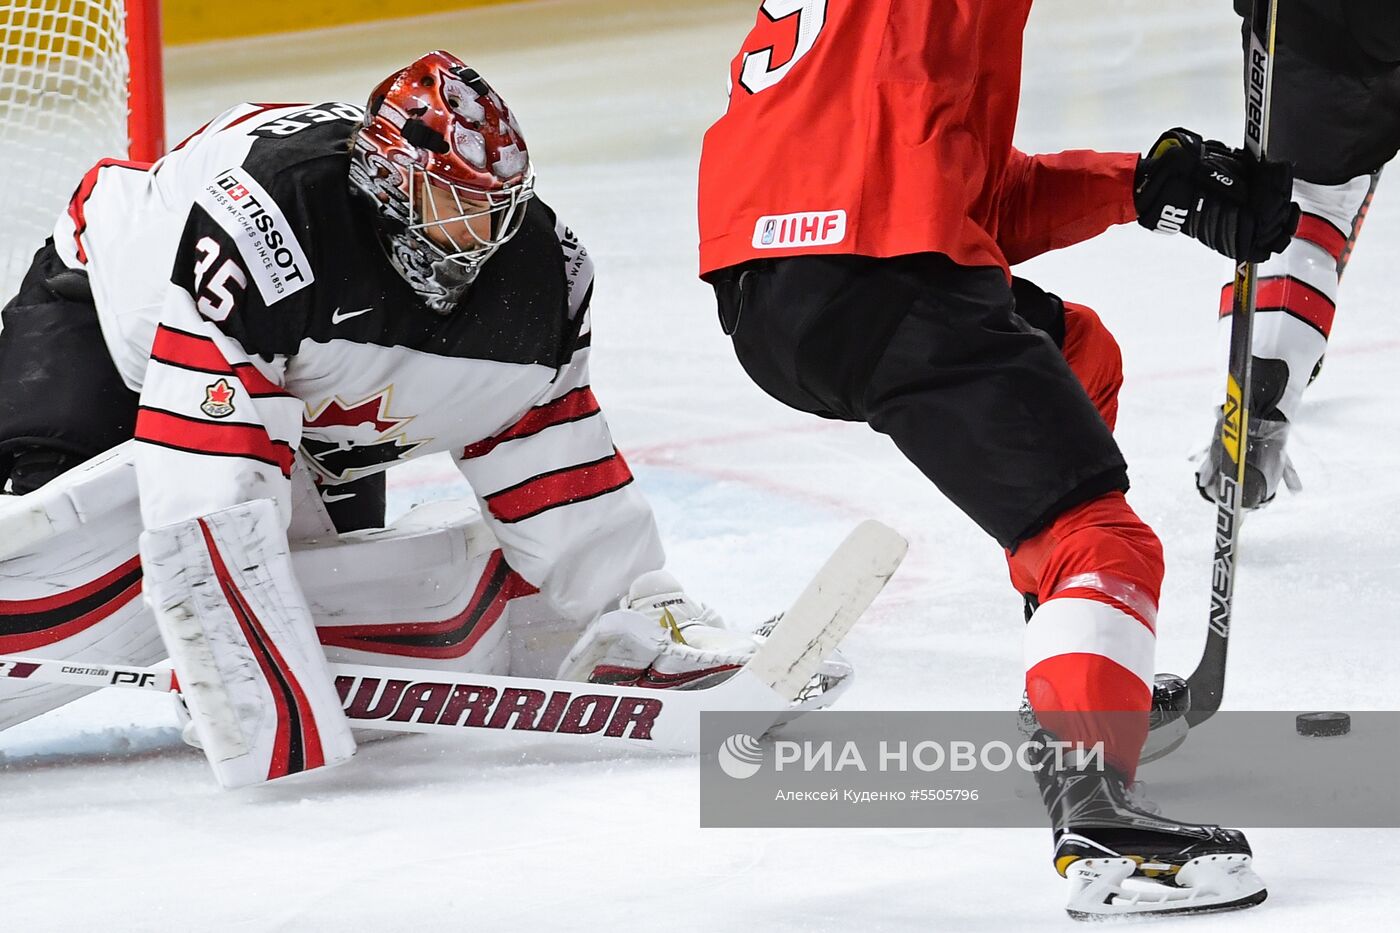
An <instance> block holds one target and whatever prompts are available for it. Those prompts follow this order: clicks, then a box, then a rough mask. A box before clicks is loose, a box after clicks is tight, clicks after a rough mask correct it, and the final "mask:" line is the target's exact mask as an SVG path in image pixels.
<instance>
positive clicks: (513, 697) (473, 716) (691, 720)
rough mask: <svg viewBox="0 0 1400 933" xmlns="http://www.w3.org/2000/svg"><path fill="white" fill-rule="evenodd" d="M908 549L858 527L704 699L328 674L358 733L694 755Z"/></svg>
mask: <svg viewBox="0 0 1400 933" xmlns="http://www.w3.org/2000/svg"><path fill="white" fill-rule="evenodd" d="M907 549H908V544H907V542H906V541H905V540H904V539H903V538H902V537H900V535H899V534H898V533H897V532H895V531H893V530H892V529H890V528H888V527H886V526H884V525H882V524H880V523H879V522H875V521H866V522H862V523H861V524H860V525H859V526H857V528H856V529H855V530H854V531H852V532H851V534H850V535H849V536H848V537H847V538H846V540H845V541H843V542H842V543H841V545H840V546H839V547H838V548H837V549H836V550H835V551H834V552H833V553H832V555H831V557H830V558H829V559H828V560H827V562H826V563H825V565H823V567H822V568H821V570H819V571H818V572H817V574H816V576H815V577H814V578H813V579H812V580H811V582H810V583H808V585H807V587H806V588H805V589H804V590H803V591H802V593H801V595H799V596H798V598H797V600H796V601H795V602H794V603H793V604H792V606H791V608H789V609H788V611H787V612H786V613H784V614H783V617H782V620H781V621H780V622H779V623H778V626H777V628H775V629H774V631H773V633H772V635H771V636H770V637H769V638H768V639H767V641H766V642H765V643H764V644H763V645H762V646H760V647H759V649H758V650H757V651H756V652H755V653H754V655H753V657H752V658H751V659H750V660H749V662H748V663H747V664H746V665H745V666H744V667H742V668H741V669H740V670H739V671H737V672H736V673H735V674H734V676H732V677H730V678H729V679H728V680H726V681H724V682H723V683H720V684H718V685H716V686H713V687H708V688H705V689H701V690H656V689H649V688H646V687H636V686H625V685H615V684H594V683H581V682H576V681H563V680H549V679H545V678H529V677H510V676H502V675H493V674H471V673H457V672H450V671H435V670H424V669H422V668H399V667H373V666H368V665H361V664H331V665H330V669H331V674H332V676H334V678H335V686H336V689H337V691H338V692H339V694H340V698H341V702H342V704H343V705H344V708H345V712H346V715H347V716H348V717H349V718H350V722H351V725H353V726H355V727H357V728H364V729H379V730H386V731H390V732H420V733H430V734H446V735H455V736H463V735H470V734H472V733H474V732H479V731H480V730H483V729H484V730H491V731H495V732H497V733H499V732H501V731H502V730H510V731H512V732H514V731H523V732H526V733H531V734H534V733H551V734H553V735H557V736H563V737H566V738H582V739H585V740H587V741H589V742H590V743H593V744H605V745H614V746H617V745H623V746H630V747H634V748H635V747H649V748H653V749H656V750H659V751H668V752H681V753H694V752H696V751H698V747H697V746H698V741H699V735H700V714H701V713H702V712H710V711H720V710H728V711H748V710H752V711H767V712H769V713H771V714H772V716H773V719H774V720H775V721H776V720H777V718H778V717H779V716H780V715H781V714H782V713H784V712H786V711H787V710H788V709H789V706H790V704H791V702H792V700H793V699H794V698H795V697H796V696H797V695H798V692H799V691H800V690H802V689H803V687H805V685H806V684H807V682H808V680H809V679H810V678H811V676H812V674H814V673H815V672H816V670H817V667H818V665H819V664H820V663H821V662H822V660H823V659H824V658H826V657H827V656H828V655H830V653H831V652H832V651H833V650H834V649H835V648H836V645H837V644H838V643H839V642H840V640H841V639H842V637H844V636H845V634H846V633H847V632H849V631H850V629H851V626H853V625H854V624H855V622H856V621H857V620H858V619H859V618H860V617H861V615H863V614H864V612H865V610H866V609H867V608H869V606H870V604H871V602H873V601H874V599H875V597H876V596H877V595H879V593H880V591H881V590H882V589H883V588H884V586H885V583H886V582H887V581H888V580H889V578H890V576H891V575H893V574H894V572H895V570H896V569H897V568H898V567H899V564H900V562H901V561H902V560H903V559H904V554H905V552H906V551H907ZM5 678H18V679H20V680H23V681H25V682H26V683H34V684H39V683H52V684H68V685H73V686H80V687H94V688H96V687H120V688H126V689H136V690H151V691H157V692H169V691H172V690H177V689H178V682H177V680H176V678H175V676H174V674H173V672H172V671H170V670H168V669H161V668H154V667H138V666H134V665H121V664H100V663H97V664H95V663H91V662H77V661H54V660H48V659H44V658H31V657H19V656H0V681H3V680H4V679H5Z"/></svg>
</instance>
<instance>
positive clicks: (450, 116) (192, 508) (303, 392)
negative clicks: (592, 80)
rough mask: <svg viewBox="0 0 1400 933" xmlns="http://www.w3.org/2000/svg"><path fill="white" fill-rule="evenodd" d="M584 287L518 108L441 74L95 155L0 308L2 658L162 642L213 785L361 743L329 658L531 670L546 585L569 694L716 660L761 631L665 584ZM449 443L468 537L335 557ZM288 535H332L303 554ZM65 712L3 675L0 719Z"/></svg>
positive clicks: (274, 773) (54, 694)
mask: <svg viewBox="0 0 1400 933" xmlns="http://www.w3.org/2000/svg"><path fill="white" fill-rule="evenodd" d="M592 287H593V267H592V263H591V261H590V259H589V256H588V253H587V251H586V250H585V249H584V248H583V246H582V245H581V244H580V243H579V241H578V239H577V238H576V237H575V236H574V234H573V233H572V232H571V231H570V230H569V229H568V228H567V227H566V226H565V225H564V223H563V222H562V221H561V220H560V219H558V218H557V217H556V216H555V214H554V212H553V211H552V210H551V209H550V208H549V207H548V206H547V205H546V204H545V203H544V202H543V201H542V200H541V199H540V198H539V197H538V196H537V195H536V194H535V192H534V174H533V169H532V166H531V162H530V158H529V154H528V152H527V149H526V145H525V141H524V137H523V135H522V134H521V131H520V129H519V126H518V124H517V123H516V120H515V118H514V117H513V116H512V114H511V112H510V110H509V109H508V108H507V107H506V105H505V103H504V102H503V101H502V100H501V98H500V96H499V95H498V94H497V93H496V92H495V91H494V90H493V89H492V88H491V87H490V86H488V85H487V83H486V82H485V81H484V80H482V78H481V77H480V76H479V75H478V74H477V73H476V72H475V71H474V70H472V69H471V68H469V67H467V66H466V65H465V64H463V63H462V62H461V61H459V60H458V59H456V58H454V57H453V56H451V55H448V54H447V53H444V52H435V53H431V54H429V55H426V56H424V57H422V58H420V59H419V60H417V61H415V62H413V63H412V64H411V65H409V66H408V67H406V68H404V69H402V70H400V71H398V72H396V73H395V74H393V75H391V76H390V77H389V78H388V79H386V80H385V81H384V82H383V83H381V84H380V85H379V86H378V87H377V88H376V89H375V90H374V91H373V93H372V94H371V95H370V99H369V104H368V107H367V108H366V109H363V110H362V109H361V108H359V107H356V106H352V105H348V104H343V103H328V104H321V105H317V106H306V105H260V104H243V105H239V106H236V107H234V108H232V109H230V110H228V111H227V112H225V113H224V114H222V115H221V116H219V117H217V118H215V119H214V120H213V121H212V122H211V123H209V124H208V125H207V126H205V127H204V128H203V129H201V130H200V131H198V132H197V133H195V134H194V135H193V136H192V137H191V138H189V139H188V140H186V141H185V142H184V143H182V144H181V145H180V146H179V147H177V149H176V150H175V151H174V152H172V153H170V154H169V155H167V156H166V157H165V158H163V159H161V160H160V161H159V162H157V163H155V164H154V165H145V164H138V163H131V162H118V161H112V160H108V161H105V162H103V163H101V164H99V165H98V166H96V167H95V168H93V169H92V171H90V172H89V173H88V174H87V176H86V177H85V178H84V179H83V180H82V183H81V184H80V185H79V186H78V189H77V191H76V193H75V194H74V196H73V199H72V202H71V204H70V206H69V208H68V210H67V211H66V212H65V213H64V214H63V216H62V217H61V218H60V219H59V221H58V224H57V226H56V228H55V232H54V236H53V238H52V239H51V240H50V241H49V242H48V243H47V244H46V245H45V246H44V247H43V249H41V250H40V251H39V253H38V254H37V256H36V258H35V261H34V264H33V266H32V268H31V269H30V271H29V273H28V275H27V276H26V278H25V280H24V282H23V284H22V286H21V288H20V292H19V294H18V296H16V297H15V298H14V300H12V301H11V302H10V303H9V304H8V305H7V306H6V307H5V309H4V329H3V332H0V481H2V480H4V479H8V484H9V492H11V493H14V494H20V495H18V496H15V497H5V498H0V528H3V534H0V557H3V558H7V560H6V563H5V574H4V578H5V580H4V587H3V589H0V654H17V653H25V652H30V653H34V654H37V655H40V656H43V657H47V658H53V659H74V660H90V661H96V662H103V661H106V662H113V663H136V664H146V663H151V662H153V661H155V660H158V659H159V658H161V657H163V656H164V655H165V654H166V653H167V652H168V653H169V654H170V656H171V658H172V660H173V662H174V667H175V670H176V672H177V674H178V677H179V681H180V684H181V688H182V692H183V694H184V698H185V700H186V702H187V703H188V705H189V710H190V713H191V715H192V717H193V725H194V727H195V732H196V733H197V734H198V738H199V740H200V742H201V743H202V744H203V746H204V748H205V751H206V753H207V754H208V757H209V759H210V761H211V763H212V764H213V766H214V768H215V770H216V772H217V773H218V776H219V778H220V780H221V781H222V782H223V783H224V784H225V785H229V786H232V785H237V784H244V783H252V782H256V781H261V780H268V779H271V778H276V777H280V776H283V775H285V774H290V773H295V772H298V771H304V770H310V769H313V768H316V767H319V766H323V765H329V764H334V763H335V762H337V761H339V760H343V759H344V758H346V757H348V756H349V755H350V754H351V753H352V752H353V749H354V743H353V741H352V739H351V735H350V730H349V727H348V725H347V722H346V718H345V716H344V714H343V713H342V711H341V698H340V697H338V696H336V694H335V691H334V689H333V687H332V682H331V679H330V676H329V674H328V672H327V669H326V658H325V656H324V654H323V653H322V646H323V645H324V647H325V650H326V651H329V652H330V653H331V654H332V655H333V656H334V657H336V658H337V659H340V660H351V661H360V662H369V663H374V662H375V661H376V659H378V663H390V664H394V663H399V664H402V663H405V659H408V661H407V663H412V664H419V665H426V666H429V667H431V666H439V667H454V668H456V669H460V670H468V671H478V672H480V671H485V672H489V673H507V672H512V673H514V672H518V671H519V670H520V668H521V667H522V666H523V665H524V664H526V663H527V662H528V663H531V664H534V665H538V664H539V663H541V662H540V661H538V660H537V659H535V658H533V657H532V658H522V657H521V656H519V654H516V655H514V656H512V655H511V653H510V651H509V645H510V642H509V640H508V639H507V635H506V632H505V631H504V629H505V625H504V624H503V623H502V622H501V620H502V618H503V616H504V613H505V611H506V606H507V604H512V605H515V604H516V603H517V602H518V601H519V600H523V599H527V598H534V596H535V594H537V593H538V597H539V599H538V600H537V601H543V603H544V604H545V605H546V609H547V611H545V610H541V611H542V612H543V613H544V615H545V617H546V618H548V619H551V620H555V621H558V622H559V623H560V631H559V632H554V633H553V634H552V637H553V639H554V641H553V642H551V641H550V640H549V639H548V638H544V637H542V636H541V635H540V633H539V632H537V631H536V632H533V633H532V634H531V637H530V639H529V641H530V643H531V652H532V654H533V655H539V656H540V657H544V658H550V657H552V659H553V664H554V665H555V666H557V665H559V663H560V661H561V660H564V661H565V663H564V666H563V674H562V676H565V677H569V678H576V679H589V678H590V677H593V676H594V675H595V674H596V668H598V667H602V668H603V669H605V671H606V672H607V676H608V678H609V679H610V680H612V681H614V682H618V681H625V682H629V683H642V684H646V685H655V686H667V685H671V684H674V683H685V682H689V683H693V682H695V681H696V680H698V679H700V678H703V677H706V676H708V675H710V674H712V673H717V672H723V671H728V670H732V669H733V668H734V666H735V664H737V663H742V661H743V660H744V658H745V657H746V655H747V654H748V653H749V652H751V651H752V650H753V647H754V644H755V642H754V639H753V638H752V636H751V635H750V634H749V633H747V632H731V631H728V630H726V629H725V628H724V627H723V624H722V623H721V622H719V620H718V619H717V618H716V617H715V616H714V614H713V613H710V612H708V611H706V610H705V608H704V607H703V606H702V605H700V604H698V603H697V602H696V601H695V600H694V599H692V598H689V597H687V596H686V595H685V594H684V593H683V592H681V591H680V587H679V584H677V583H676V582H675V580H674V579H672V578H670V577H669V576H668V575H667V574H666V572H665V571H664V570H663V569H661V568H662V564H663V553H662V548H661V544H660V541H659V540H658V536H657V532H656V527H655V523H654V521H653V518H652V513H651V509H650V507H649V506H648V504H647V502H646V501H645V499H644V498H643V497H642V495H641V494H640V493H639V492H638V491H637V488H636V487H635V486H634V485H633V484H632V474H631V472H630V471H629V470H628V467H627V464H626V462H625V461H624V459H623V457H622V455H621V454H620V453H619V452H618V451H617V449H616V448H615V447H614V444H613V440H612V437H611V434H610V432H609V430H608V426H607V423H606V421H605V420H604V418H603V415H602V412H601V410H600V408H599V404H598V400H597V399H596V398H595V397H594V394H593V392H592V389H591V388H590V380H589V365H588V359H589V347H590V343H591V338H592V330H591V325H590V319H589V301H590V297H591V294H592ZM133 438H134V440H132V439H133ZM104 451H109V453H108V454H106V455H104V456H102V457H100V458H99V459H97V460H94V461H90V462H89V463H88V464H86V465H82V464H83V463H84V461H87V460H88V458H91V457H96V456H97V455H100V454H103V452H104ZM435 452H446V453H448V454H449V455H450V456H451V457H452V458H453V459H454V460H455V461H456V462H457V464H458V466H459V467H460V469H461V472H462V474H463V475H464V477H465V478H466V479H467V481H468V482H469V483H470V485H471V486H472V489H473V491H474V492H475V494H476V498H477V500H478V502H479V504H480V513H481V519H480V520H479V521H474V522H472V523H470V524H465V525H464V524H462V523H457V524H451V523H449V524H448V525H445V526H444V525H441V523H438V524H430V525H428V526H423V525H421V523H420V524H419V525H412V524H411V523H410V527H409V528H407V529H401V530H400V531H399V532H398V533H397V534H384V535H379V536H376V537H372V538H367V539H363V547H360V546H357V547H354V548H349V552H353V554H363V553H369V554H370V555H371V559H368V560H361V561H359V562H358V563H356V564H355V565H353V566H352V565H349V564H346V563H344V562H343V561H340V560H339V559H338V558H335V556H334V555H335V554H336V553H340V551H334V552H332V551H327V550H325V548H326V547H327V546H328V542H334V541H335V532H336V531H337V530H338V531H348V530H354V529H362V528H367V527H369V528H373V527H377V526H379V525H382V524H383V520H384V482H383V471H384V470H385V469H387V468H388V467H390V466H392V465H394V464H396V463H399V462H401V461H404V460H406V459H409V458H412V457H418V456H422V455H425V454H430V453H435ZM133 464H134V475H135V483H134V484H131V483H130V482H129V480H130V476H131V474H132V473H133V469H132V465H133ZM313 479H314V481H315V482H314V484H313V483H312V482H311V480H313ZM313 485H314V487H316V488H318V489H319V490H320V495H319V496H318V495H317V494H316V492H315V491H313ZM138 490H139V511H138V510H137V506H136V501H135V498H136V497H135V493H136V492H137V491H138ZM128 493H130V495H128ZM325 510H329V512H330V513H331V515H330V518H331V519H333V520H334V522H333V524H332V522H331V521H327V520H326V511H325ZM289 527H290V528H291V532H290V536H291V538H292V540H293V543H297V542H317V541H319V544H314V546H313V544H311V543H308V544H307V545H306V548H305V549H300V550H297V551H296V553H290V552H289V547H288V541H289V531H288V529H289ZM138 536H139V539H140V543H139V559H138V556H137V538H138ZM35 542H38V543H35ZM341 550H342V551H343V550H345V549H344V548H342V549H341ZM327 555H329V556H327ZM374 555H378V556H377V557H375V556H374ZM352 556H353V555H352ZM347 559H348V558H347ZM294 562H295V563H296V567H295V568H294V567H293V564H294ZM371 584H372V585H371ZM142 592H144V597H145V603H146V605H145V606H143V605H142V604H141V601H140V600H139V599H137V598H136V596H137V594H138V593H142ZM619 605H621V606H622V607H623V608H625V609H629V610H633V611H631V612H626V613H621V614H620V617H619V616H618V614H612V613H609V612H608V610H611V609H615V608H617V607H618V606H619ZM511 611H512V612H514V611H515V610H511ZM152 616H154V619H152ZM313 616H314V618H313ZM663 616H664V617H665V618H666V619H667V626H666V627H664V628H663V627H661V626H660V625H659V624H658V623H659V621H660V620H661V619H662V618H663ZM590 620H597V621H595V622H593V624H591V625H590ZM516 621H526V619H523V618H522V619H517V620H516ZM313 623H315V624H313ZM602 623H606V624H602ZM157 627H159V635H158V634H157ZM519 627H520V626H515V628H519ZM585 627H587V628H586V630H585ZM702 629H703V631H702ZM580 632H582V634H581V635H580ZM511 635H512V637H515V636H518V635H519V633H518V632H515V631H512V633H511ZM561 636H562V640H561ZM556 642H557V644H556ZM542 643H548V644H549V645H550V646H551V647H549V648H547V649H541V648H540V645H541V644H542ZM571 645H572V646H573V650H572V651H570V646H571ZM566 655H567V656H568V657H567V658H565V656H566ZM526 672H527V673H533V674H534V675H535V676H542V675H543V676H549V675H552V674H553V673H554V671H553V669H549V670H546V671H539V670H533V671H530V670H528V669H527V671H526ZM74 695H75V694H74V691H72V690H69V689H68V688H53V687H41V688H32V689H31V688H25V686H24V684H23V681H13V680H6V681H4V682H3V683H0V728H3V727H5V726H7V725H10V724H13V723H14V722H17V721H21V720H23V719H25V718H28V717H30V716H33V715H37V714H38V713H41V712H43V711H45V710H46V709H50V708H52V707H53V706H55V705H58V704H59V703H62V702H65V701H66V700H68V699H71V698H72V697H73V696H74Z"/></svg>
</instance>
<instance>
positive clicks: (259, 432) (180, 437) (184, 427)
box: [136, 406, 296, 479]
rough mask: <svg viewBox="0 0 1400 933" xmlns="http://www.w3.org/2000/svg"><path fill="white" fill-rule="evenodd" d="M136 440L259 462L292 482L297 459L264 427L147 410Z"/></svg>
mask: <svg viewBox="0 0 1400 933" xmlns="http://www.w3.org/2000/svg"><path fill="white" fill-rule="evenodd" d="M136 439H137V440H138V441H146V442H148V443H151V444H159V445H160V446H162V447H170V448H172V449H174V450H183V451H185V452H186V453H192V454H208V455H212V456H216V457H245V458H247V459H249V460H257V461H259V462H261V463H266V464H268V465H269V466H275V467H277V468H278V469H279V470H281V471H282V475H283V476H285V477H287V478H289V479H290V478H291V475H292V461H293V459H294V458H295V456H296V455H295V453H294V452H293V451H292V448H291V445H289V444H288V443H287V442H286V441H277V440H273V439H272V438H271V437H269V436H268V433H267V430H266V429H265V428H263V427H262V426H261V425H256V424H241V423H237V422H235V423H227V424H226V423H222V422H216V421H201V420H200V419H198V418H188V417H186V416H184V415H177V414H175V413H174V412H168V411H161V410H160V409H158V408H146V407H144V406H142V407H141V408H138V409H137V411H136Z"/></svg>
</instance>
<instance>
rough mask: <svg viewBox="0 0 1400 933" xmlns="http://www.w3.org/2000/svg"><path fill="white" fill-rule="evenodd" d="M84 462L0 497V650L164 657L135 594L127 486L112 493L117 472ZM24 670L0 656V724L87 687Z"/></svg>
mask: <svg viewBox="0 0 1400 933" xmlns="http://www.w3.org/2000/svg"><path fill="white" fill-rule="evenodd" d="M113 462H115V461H113ZM95 463H96V461H94V464H95ZM92 466H93V464H86V465H84V466H83V467H79V468H77V469H74V470H70V471H69V472H68V473H66V474H64V475H63V476H62V477H59V478H58V479H56V480H54V481H53V482H52V483H50V484H49V485H48V486H45V487H44V488H43V489H41V490H39V491H38V492H35V493H30V494H28V495H25V496H13V497H12V496H3V497H0V506H3V512H4V516H3V517H0V528H3V530H4V532H5V533H4V534H3V535H0V540H3V541H4V543H5V545H9V546H11V551H10V553H11V556H8V557H4V556H0V655H6V654H9V655H33V656H37V657H44V658H51V659H53V660H57V661H76V662H83V661H90V662H100V663H107V664H111V663H119V664H137V665H146V664H153V663H155V662H157V661H159V660H161V659H162V658H164V657H165V649H164V646H163V645H162V644H161V640H160V634H159V632H158V631H157V630H156V626H155V620H154V619H153V618H152V617H151V613H150V610H148V609H147V608H146V605H145V603H143V602H142V600H141V598H140V596H141V586H142V579H141V564H140V561H139V559H138V558H137V553H136V542H137V538H138V537H139V536H140V534H141V515H140V511H139V509H138V507H137V504H136V497H135V495H134V492H135V484H134V483H131V484H130V486H131V492H132V495H130V496H128V497H122V496H120V495H116V494H115V493H116V492H117V491H118V490H117V489H116V487H123V488H124V487H125V484H126V478H125V475H124V473H123V474H122V475H116V474H113V473H112V472H111V471H108V470H104V469H100V468H98V469H89V467H92ZM109 480H110V481H111V482H108V481H109ZM114 484H115V485H114ZM109 494H111V495H109ZM123 499H124V501H123ZM5 518H13V519H15V520H16V524H17V526H18V527H10V526H9V525H7V524H6V522H5ZM26 530H28V531H32V532H33V534H30V535H28V536H26V535H25V534H24V532H25V531H26ZM21 539H22V543H21ZM28 673H30V670H29V669H28V668H27V667H26V666H25V665H21V664H0V729H7V728H9V727H10V726H13V725H17V724H18V723H21V722H24V721H26V720H29V719H32V718H34V717H35V716H38V715H40V714H42V713H46V712H48V711H49V710H51V709H56V708H58V707H60V706H63V705H64V704H66V703H69V702H71V701H73V700H76V699H78V698H79V697H81V696H83V695H85V694H87V693H90V692H91V690H90V689H88V688H85V687H70V686H58V685H53V684H34V683H31V682H29V681H28V680H26V675H27V674H28Z"/></svg>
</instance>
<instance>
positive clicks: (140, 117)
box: [0, 0, 165, 304]
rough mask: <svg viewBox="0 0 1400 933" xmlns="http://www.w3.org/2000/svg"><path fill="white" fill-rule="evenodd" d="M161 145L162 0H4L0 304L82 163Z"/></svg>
mask: <svg viewBox="0 0 1400 933" xmlns="http://www.w3.org/2000/svg"><path fill="white" fill-rule="evenodd" d="M164 151H165V108H164V101H163V94H162V81H161V47H160V0H0V203H3V205H4V207H3V208H0V215H3V226H0V304H4V303H5V302H6V301H8V300H9V299H10V297H11V296H12V294H13V292H14V290H15V289H16V288H17V287H18V286H19V281H20V278H21V277H22V276H23V275H24V271H25V269H27V268H28V266H29V262H30V259H31V257H32V256H33V254H34V251H35V250H36V249H38V248H39V246H40V245H42V243H43V241H44V238H45V237H47V236H49V235H50V233H51V232H52V230H53V224H54V220H55V219H56V218H57V217H58V215H59V212H61V211H62V210H63V209H64V207H65V206H66V205H67V203H68V200H69V198H70V197H71V196H72V194H73V191H74V189H75V188H76V187H77V185H78V182H79V181H80V180H81V179H82V177H83V174H84V173H85V172H87V170H88V169H90V168H91V167H92V166H93V165H94V164H96V163H97V161H98V160H99V159H104V158H118V159H131V160H134V161H138V162H151V161H154V160H155V159H157V158H159V157H160V156H161V155H162V154H163V153H164Z"/></svg>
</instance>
